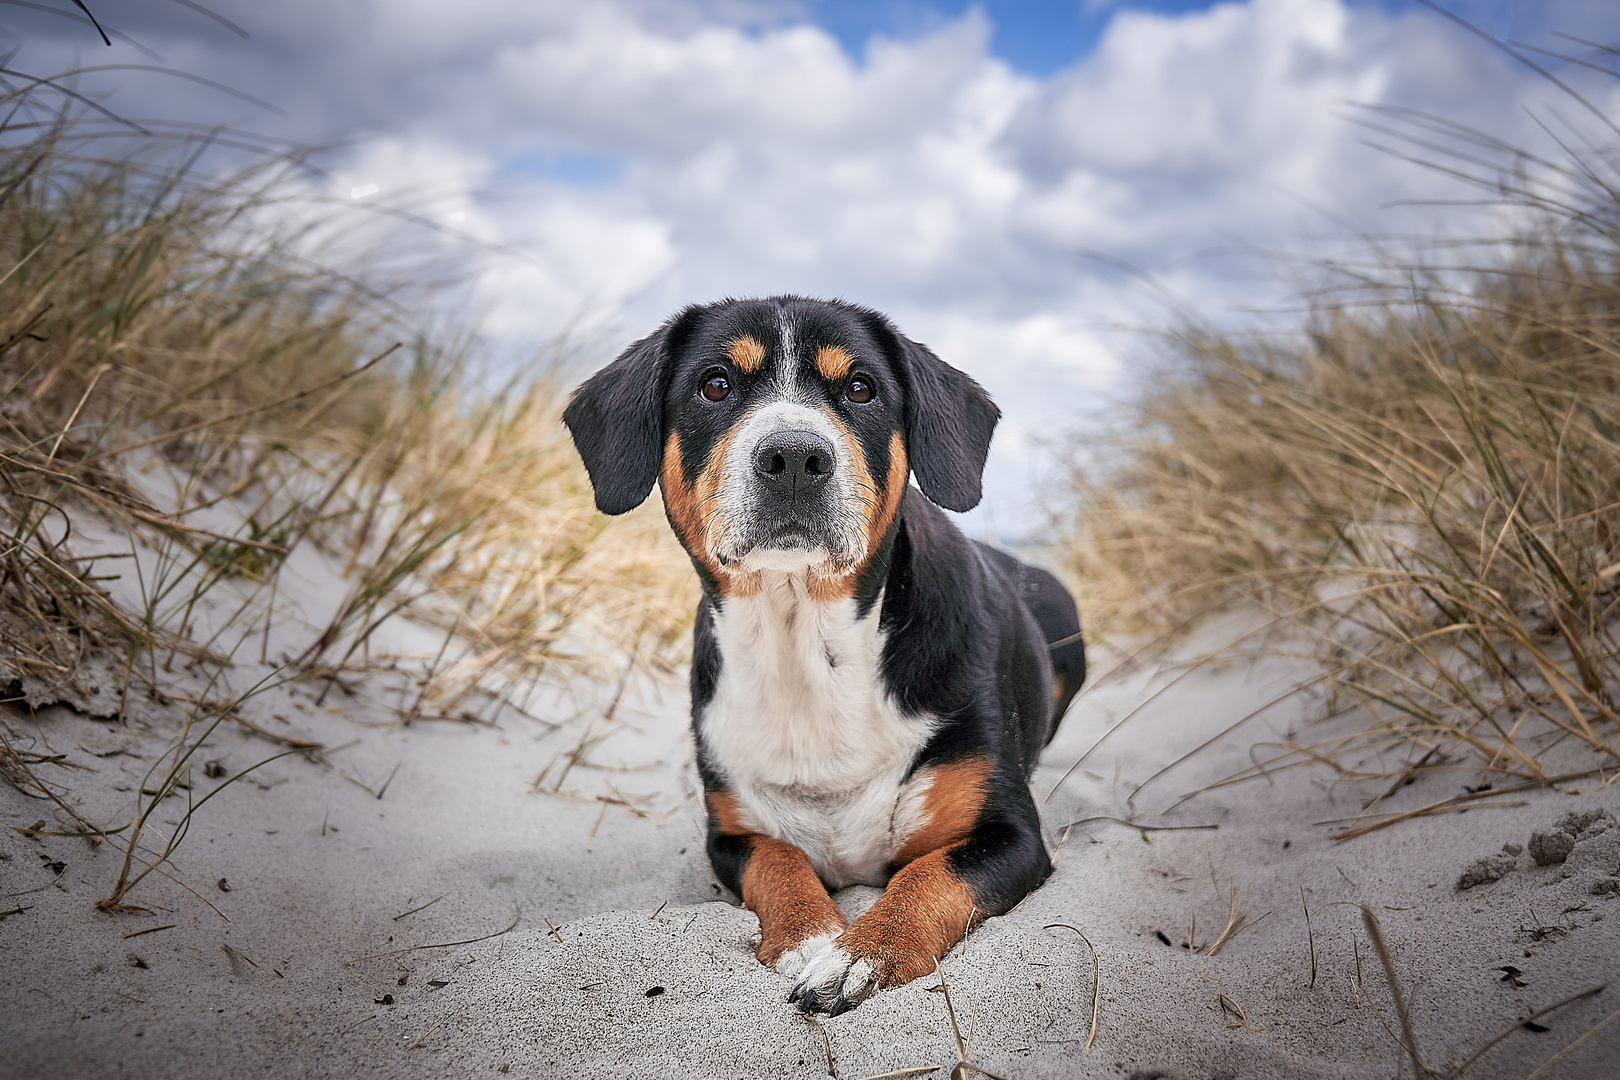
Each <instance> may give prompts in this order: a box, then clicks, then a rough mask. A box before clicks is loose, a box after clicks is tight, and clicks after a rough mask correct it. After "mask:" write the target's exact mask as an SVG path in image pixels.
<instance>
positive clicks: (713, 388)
mask: <svg viewBox="0 0 1620 1080" xmlns="http://www.w3.org/2000/svg"><path fill="white" fill-rule="evenodd" d="M703 396H704V397H706V398H708V399H709V400H710V401H724V400H726V398H728V397H730V396H731V380H730V379H728V378H726V377H725V376H724V375H710V376H709V377H708V379H707V380H706V381H705V382H704V383H703Z"/></svg>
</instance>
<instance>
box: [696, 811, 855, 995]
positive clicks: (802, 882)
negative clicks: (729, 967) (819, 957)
mask: <svg viewBox="0 0 1620 1080" xmlns="http://www.w3.org/2000/svg"><path fill="white" fill-rule="evenodd" d="M708 803H709V845H708V846H709V861H710V863H711V864H712V865H713V866H714V870H715V873H716V874H717V875H719V877H720V880H721V881H722V882H724V883H725V884H726V886H727V887H728V888H730V889H731V891H732V892H734V893H736V894H737V895H738V896H740V897H742V901H743V903H744V904H745V905H747V907H748V908H749V910H751V911H752V912H753V913H754V914H756V915H758V916H759V936H760V941H759V950H758V952H757V953H755V955H756V956H758V957H759V962H760V963H762V964H764V965H766V966H767V967H773V968H775V969H776V970H777V971H779V972H781V973H782V974H783V975H786V976H787V977H788V978H790V979H791V978H796V977H798V975H799V973H800V972H801V971H803V970H804V965H805V963H806V962H807V961H808V960H809V959H810V958H811V957H812V956H814V955H816V954H817V953H819V952H821V951H822V950H823V949H825V948H826V946H827V945H828V944H829V943H830V942H831V941H832V940H833V939H834V938H836V937H837V936H838V935H839V934H840V933H842V932H843V931H844V929H845V928H846V927H848V926H849V921H848V920H847V919H845V918H844V913H843V912H842V911H839V910H838V905H837V904H835V903H833V900H832V897H831V896H829V895H827V888H826V886H824V885H823V884H822V883H821V879H820V878H819V877H817V876H816V872H815V870H814V868H812V867H811V865H810V860H809V859H808V858H806V857H805V854H804V852H803V851H800V850H799V849H798V848H797V847H794V846H793V845H792V844H789V843H787V842H786V841H784V840H776V839H773V838H772V837H769V836H764V835H761V834H759V833H755V832H747V831H744V830H743V828H742V827H741V825H740V823H739V822H738V813H737V810H736V801H735V799H733V798H732V797H731V795H730V794H729V793H726V792H718V791H717V792H710V793H709V797H708Z"/></svg>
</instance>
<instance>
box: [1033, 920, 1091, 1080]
mask: <svg viewBox="0 0 1620 1080" xmlns="http://www.w3.org/2000/svg"><path fill="white" fill-rule="evenodd" d="M1055 926H1061V927H1063V929H1065V930H1073V931H1074V932H1075V933H1077V934H1079V935H1080V940H1081V941H1083V942H1085V943H1086V948H1088V949H1090V950H1091V974H1092V979H1091V1030H1090V1031H1089V1032H1088V1033H1087V1034H1086V1049H1087V1050H1090V1049H1091V1044H1092V1043H1094V1042H1096V1041H1097V1018H1098V1017H1099V1016H1100V1015H1101V1013H1102V962H1101V961H1099V960H1098V959H1097V946H1095V945H1093V944H1092V943H1091V939H1090V938H1088V937H1086V934H1085V931H1084V930H1081V929H1080V928H1079V927H1078V926H1070V925H1069V924H1068V923H1047V924H1046V926H1045V927H1043V929H1046V930H1050V929H1052V928H1053V927H1055Z"/></svg>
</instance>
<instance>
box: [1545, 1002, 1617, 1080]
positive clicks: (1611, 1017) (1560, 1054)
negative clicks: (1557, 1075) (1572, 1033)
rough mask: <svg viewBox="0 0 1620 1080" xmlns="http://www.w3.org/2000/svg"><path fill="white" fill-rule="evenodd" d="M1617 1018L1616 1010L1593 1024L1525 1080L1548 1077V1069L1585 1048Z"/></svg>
mask: <svg viewBox="0 0 1620 1080" xmlns="http://www.w3.org/2000/svg"><path fill="white" fill-rule="evenodd" d="M1617 1017H1620V1009H1616V1010H1615V1011H1614V1012H1612V1013H1610V1014H1609V1015H1608V1016H1605V1017H1604V1018H1603V1019H1602V1020H1599V1021H1598V1022H1597V1023H1596V1024H1593V1025H1592V1027H1591V1028H1589V1029H1588V1030H1587V1032H1586V1034H1584V1035H1582V1036H1581V1037H1580V1038H1578V1039H1576V1040H1575V1041H1574V1042H1572V1043H1570V1044H1569V1045H1568V1046H1566V1047H1564V1048H1563V1049H1562V1050H1560V1051H1558V1053H1556V1054H1554V1055H1553V1056H1552V1057H1550V1058H1548V1059H1547V1060H1546V1061H1544V1062H1542V1063H1541V1066H1540V1067H1539V1068H1538V1069H1536V1071H1535V1072H1533V1073H1531V1074H1530V1075H1529V1076H1527V1077H1525V1080H1538V1078H1539V1077H1541V1076H1544V1075H1546V1073H1547V1070H1548V1069H1550V1068H1552V1067H1553V1066H1554V1065H1556V1064H1558V1063H1559V1062H1560V1061H1562V1060H1564V1058H1565V1057H1567V1056H1568V1055H1569V1054H1571V1053H1572V1052H1573V1051H1575V1050H1576V1049H1577V1048H1579V1047H1581V1046H1583V1045H1584V1044H1585V1043H1586V1040H1588V1039H1590V1038H1591V1037H1592V1036H1594V1035H1596V1034H1597V1033H1598V1032H1599V1031H1601V1030H1603V1029H1604V1028H1606V1027H1608V1026H1609V1024H1610V1023H1611V1022H1612V1021H1613V1020H1615V1019H1616V1018H1617Z"/></svg>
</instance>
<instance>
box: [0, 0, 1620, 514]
mask: <svg viewBox="0 0 1620 1080" xmlns="http://www.w3.org/2000/svg"><path fill="white" fill-rule="evenodd" d="M88 3H89V5H90V7H91V10H92V11H94V12H95V14H96V15H97V17H98V18H99V19H100V20H101V21H102V22H103V23H104V24H105V25H106V26H107V28H108V29H109V30H110V31H116V35H115V37H114V41H113V46H112V47H111V48H106V47H104V46H102V45H101V44H100V41H99V38H97V37H95V36H94V34H93V32H92V31H91V30H90V28H89V27H88V26H86V25H84V24H83V23H82V19H81V18H80V17H79V16H77V15H76V14H75V11H76V9H74V7H73V5H72V3H71V2H70V0H37V2H33V3H19V2H17V0H0V35H3V36H0V42H4V43H5V45H6V47H9V48H14V49H15V54H14V55H13V56H12V57H11V59H10V60H9V61H8V64H7V66H8V67H9V68H11V69H15V70H21V71H27V72H29V73H31V74H35V75H53V74H56V73H58V72H61V71H65V70H67V69H69V68H73V67H75V66H80V67H86V66H92V65H94V66H102V65H115V66H113V67H109V68H108V69H106V70H99V71H91V72H85V73H83V74H80V75H78V76H76V77H75V81H74V83H73V85H74V86H75V87H77V89H78V90H79V91H81V92H84V93H86V94H89V95H93V96H95V97H96V99H97V100H98V101H100V102H102V103H103V104H104V105H106V106H107V107H108V108H110V109H113V110H116V111H118V112H120V113H122V114H124V115H126V116H129V117H133V118H138V119H151V118H159V119H163V120H166V121H181V120H186V121H195V122H199V123H204V124H220V123H229V124H232V125H235V126H237V127H240V128H243V129H247V130H250V131H253V132H257V133H261V134H263V135H266V136H274V137H278V138H287V139H292V140H296V141H299V142H305V143H324V144H331V145H332V148H331V149H330V150H328V151H327V152H326V153H324V154H323V155H322V156H321V157H320V158H319V159H318V160H319V161H320V162H321V164H322V165H323V167H324V168H325V170H326V172H327V174H329V175H328V177H327V178H324V179H321V178H317V179H312V180H309V181H307V183H309V184H310V185H312V188H311V190H312V191H314V192H316V193H318V194H320V195H322V196H323V197H326V198H333V199H337V200H339V201H342V200H348V201H351V202H353V203H356V204H362V203H364V204H368V205H401V206H409V207H411V208H412V209H413V210H415V211H419V212H420V213H422V214H423V215H424V216H426V217H427V218H429V219H432V220H434V221H438V222H441V223H442V224H443V225H445V226H446V227H447V228H450V229H454V230H457V231H459V232H462V233H465V234H467V235H470V236H474V237H478V238H481V239H483V240H485V241H489V242H493V243H497V244H500V245H503V246H505V247H507V248H510V249H512V250H514V251H516V252H520V253H521V254H522V257H504V256H491V257H489V258H487V259H484V260H483V261H481V262H480V263H479V264H478V265H479V267H480V270H479V272H478V274H477V276H476V279H475V281H474V284H473V285H472V286H471V291H470V293H463V294H459V295H457V296H456V297H455V300H454V302H455V306H456V309H457V310H458V311H471V312H475V313H476V314H477V315H478V317H479V319H480V324H481V326H482V328H483V331H484V333H485V336H486V338H487V340H488V341H489V342H490V343H491V346H492V348H493V349H494V350H495V351H497V352H498V353H500V354H501V355H504V356H508V357H512V356H519V355H526V354H527V353H528V352H529V351H530V350H531V348H532V347H533V346H535V345H538V344H540V343H543V342H545V341H547V340H551V339H553V338H555V336H556V335H557V334H559V333H561V332H563V331H565V330H570V331H571V332H573V333H575V334H576V336H577V335H578V333H579V329H578V328H580V327H582V326H583V327H586V328H587V330H588V332H587V334H586V337H587V340H588V342H589V343H590V344H589V346H588V348H587V352H588V353H591V351H592V350H594V353H593V355H595V356H597V357H602V358H605V355H610V354H611V352H612V351H616V349H617V347H619V346H621V345H622V344H624V343H626V342H628V340H630V339H631V338H632V337H635V336H639V335H640V334H641V333H644V332H646V331H647V330H648V329H650V328H651V327H652V326H654V325H656V324H657V322H658V321H660V320H661V319H662V318H663V317H664V316H665V315H667V314H668V313H669V312H670V311H672V310H673V309H675V308H676V307H678V306H679V305H681V304H684V303H687V302H690V301H701V300H708V299H713V298H716V297H719V296H724V295H760V294H768V293H774V292H787V291H791V292H799V293H808V294H812V295H820V296H840V297H844V298H847V299H851V300H856V301H859V302H862V303H865V304H869V305H872V306H875V307H879V308H882V309H884V310H886V311H888V312H889V313H891V315H893V317H894V318H895V319H896V320H897V321H898V322H899V324H900V325H901V327H902V329H904V330H905V331H906V332H908V333H909V334H911V336H913V337H916V338H918V339H920V340H923V341H926V342H928V343H929V344H931V345H932V346H933V347H934V348H935V349H936V351H938V352H939V353H940V354H941V355H942V356H944V357H945V358H946V359H947V360H949V361H951V362H952V363H955V364H956V365H957V366H959V367H962V368H964V369H965V370H967V371H969V372H971V373H972V374H974V375H975V376H976V377H978V378H979V379H980V380H981V381H982V382H983V383H984V384H985V385H986V386H987V387H989V389H990V390H991V391H992V393H993V394H994V395H995V396H996V397H997V399H998V400H999V401H1000V402H1001V404H1002V406H1003V409H1004V411H1005V413H1006V416H1007V419H1006V421H1005V422H1004V425H1003V430H1002V431H1001V433H1000V434H998V437H997V443H996V446H995V449H994V454H993V457H992V466H991V468H992V477H991V483H990V484H989V485H987V491H988V493H989V494H988V498H987V506H986V508H985V509H984V511H982V512H979V513H977V514H976V515H975V516H974V518H973V524H974V528H975V529H976V530H977V531H979V532H981V533H992V534H995V533H1000V534H1002V535H1007V534H1012V533H1017V532H1018V531H1020V530H1022V529H1024V528H1027V526H1028V525H1029V523H1031V522H1032V521H1034V520H1035V519H1036V509H1037V507H1038V505H1039V502H1040V498H1041V495H1042V492H1043V491H1044V490H1048V489H1049V486H1050V478H1051V475H1052V470H1051V469H1050V467H1049V466H1048V465H1047V461H1048V458H1049V454H1050V451H1049V450H1048V449H1047V448H1046V447H1045V446H1043V444H1042V442H1041V440H1042V439H1043V437H1047V436H1053V435H1056V434H1059V433H1061V432H1062V431H1064V430H1066V429H1068V428H1071V427H1073V426H1074V425H1075V424H1077V423H1084V419H1083V417H1084V415H1085V414H1086V412H1087V410H1088V409H1094V408H1095V406H1096V403H1097V402H1098V401H1099V400H1100V399H1102V398H1106V397H1107V396H1108V395H1110V394H1113V393H1117V392H1118V390H1119V388H1120V387H1121V386H1122V385H1123V384H1124V383H1125V381H1126V380H1127V379H1128V376H1129V373H1130V371H1131V369H1132V367H1133V365H1134V364H1135V363H1136V362H1138V361H1139V360H1140V358H1141V357H1142V356H1143V355H1145V353H1144V350H1145V349H1150V348H1151V346H1150V345H1149V344H1148V343H1146V342H1145V341H1144V339H1142V338H1141V337H1140V336H1138V335H1135V334H1132V333H1126V332H1124V331H1122V329H1121V328H1122V327H1128V326H1139V325H1152V324H1155V323H1156V324H1160V325H1162V324H1163V323H1164V322H1165V319H1166V312H1167V311H1168V310H1170V308H1171V307H1173V306H1174V305H1188V306H1190V307H1191V308H1193V309H1196V310H1197V311H1199V312H1201V313H1202V314H1203V315H1204V316H1205V317H1208V318H1210V319H1212V320H1214V321H1216V322H1219V323H1223V324H1230V325H1242V324H1244V323H1245V322H1252V321H1253V320H1255V319H1256V318H1260V316H1256V315H1255V314H1253V312H1254V311H1255V310H1256V309H1269V308H1275V307H1277V306H1278V305H1283V304H1286V303H1287V300H1288V295H1289V288H1288V286H1286V285H1285V284H1283V283H1280V281H1279V279H1278V276H1277V270H1278V268H1279V267H1278V264H1277V263H1275V262H1267V261H1266V260H1264V259H1261V258H1257V257H1255V256H1254V255H1253V254H1252V252H1254V251H1256V250H1271V251H1290V252H1298V251H1313V252H1317V253H1328V252H1332V251H1336V250H1343V249H1345V248H1346V247H1352V246H1355V245H1357V244H1359V243H1361V241H1359V240H1357V239H1356V237H1357V236H1358V234H1367V233H1379V234H1389V233H1411V232H1419V233H1421V232H1425V231H1432V230H1433V229H1435V228H1438V227H1441V226H1440V224H1439V223H1437V220H1436V218H1435V215H1434V213H1433V211H1432V210H1431V209H1421V210H1418V209H1410V208H1408V209H1398V208H1390V207H1389V206H1388V205H1387V204H1389V203H1391V202H1394V201H1397V200H1406V199H1413V198H1419V199H1421V198H1445V197H1456V196H1457V195H1458V194H1459V192H1458V191H1457V189H1456V188H1455V187H1453V186H1448V184H1447V182H1446V181H1444V179H1443V178H1441V177H1438V176H1436V175H1434V174H1432V173H1427V172H1425V171H1423V170H1421V169H1418V168H1416V167H1414V166H1412V165H1409V164H1406V163H1403V162H1402V161H1400V160H1399V159H1397V158H1396V157H1393V156H1391V155H1389V154H1387V153H1383V152H1380V151H1379V150H1377V149H1376V148H1374V147H1372V146H1369V145H1368V144H1369V142H1379V141H1382V142H1388V139H1387V138H1383V137H1381V136H1378V135H1376V134H1375V133H1373V132H1370V131H1369V130H1368V129H1367V128H1366V127H1365V126H1364V125H1359V124H1358V123H1357V122H1356V121H1357V118H1358V117H1359V118H1360V119H1362V120H1366V119H1367V118H1368V114H1367V113H1366V112H1365V111H1363V110H1362V109H1361V106H1364V105H1380V104H1381V105H1394V106H1400V107H1404V108H1410V109H1416V110H1422V111H1426V112H1430V113H1434V114H1437V115H1440V116H1444V117H1446V118H1448V119H1451V120H1455V121H1459V122H1462V123H1466V124H1469V125H1472V126H1474V127H1476V128H1479V129H1481V130H1484V131H1489V132H1493V133H1496V134H1499V135H1501V136H1503V137H1505V138H1507V139H1510V140H1514V141H1516V142H1518V143H1521V144H1524V145H1529V146H1538V147H1542V148H1545V147H1547V146H1549V145H1550V144H1549V143H1548V142H1547V135H1546V134H1545V133H1544V132H1543V131H1542V130H1541V129H1540V127H1539V126H1538V123H1540V122H1554V123H1556V122H1557V120H1558V118H1559V117H1565V116H1569V115H1571V114H1579V112H1580V110H1579V109H1578V108H1576V107H1575V106H1573V105H1572V104H1571V103H1570V102H1569V101H1568V100H1567V99H1560V98H1558V97H1557V95H1556V92H1555V91H1554V90H1553V88H1551V87H1550V86H1549V85H1548V84H1547V83H1546V82H1545V81H1544V80H1543V79H1541V78H1540V77H1539V76H1537V75H1536V74H1535V73H1534V72H1532V71H1530V70H1529V69H1528V68H1527V67H1526V66H1524V65H1522V64H1519V63H1516V62H1515V61H1513V60H1512V59H1511V58H1510V57H1507V56H1505V55H1504V54H1502V53H1501V52H1500V51H1497V50H1494V49H1492V48H1491V47H1490V46H1489V45H1488V44H1487V43H1485V42H1484V41H1482V40H1481V39H1480V38H1479V37H1477V36H1475V35H1473V34H1470V33H1469V32H1468V31H1467V30H1466V29H1464V28H1462V27H1460V26H1458V25H1456V24H1454V23H1452V22H1450V21H1448V20H1447V19H1445V18H1444V17H1443V16H1441V15H1440V14H1437V13H1436V12H1435V11H1433V10H1430V9H1429V8H1427V7H1425V6H1424V5H1422V4H1420V3H1410V2H1405V0H1384V2H1363V0H1243V2H1228V3H1219V4H1215V3H1205V2H1196V0H1152V2H1148V0H1144V2H1132V0H1120V2H1110V0H989V2H979V3H973V4H968V3H965V2H960V0H931V2H924V0H916V2H910V0H894V2H889V0H864V2H863V0H461V2H459V3H456V4H445V3H442V2H427V0H392V2H384V0H276V2H274V3H267V2H264V0H209V2H208V3H207V4H206V6H202V5H199V4H195V3H190V2H188V0H88ZM1443 6H1445V7H1446V8H1447V9H1448V10H1450V11H1452V12H1455V13H1457V14H1459V15H1461V16H1463V17H1464V18H1466V19H1467V20H1468V21H1470V22H1471V23H1473V24H1474V25H1476V26H1477V27H1479V28H1480V29H1481V30H1482V31H1484V32H1486V33H1488V34H1489V35H1491V36H1493V37H1496V38H1499V39H1503V40H1511V41H1515V42H1521V43H1525V44H1526V45H1528V46H1531V47H1541V48H1550V49H1555V50H1557V51H1559V52H1562V53H1566V54H1572V53H1573V54H1580V55H1582V56H1584V57H1586V58H1587V59H1589V60H1591V59H1601V55H1600V54H1598V53H1595V52H1593V51H1591V50H1588V49H1586V48H1585V47H1584V46H1582V45H1579V44H1577V43H1574V42H1572V41H1570V40H1569V39H1567V38H1561V37H1558V36H1557V34H1558V32H1563V33H1566V34H1570V35H1573V36H1575V37H1577V38H1582V39H1586V40H1588V41H1595V42H1614V41H1616V40H1620V5H1617V4H1614V3H1613V2H1612V0H1447V2H1446V3H1445V4H1444V5H1443ZM43 9H51V10H43ZM1527 55H1532V56H1537V57H1539V58H1540V59H1542V60H1543V61H1544V62H1545V63H1547V64H1549V65H1551V66H1555V67H1556V69H1557V70H1558V71H1559V72H1560V73H1561V74H1563V75H1565V76H1566V77H1568V78H1570V79H1574V80H1578V81H1581V82H1582V85H1583V86H1585V87H1587V89H1588V90H1589V93H1590V94H1591V95H1592V97H1593V99H1594V100H1595V101H1597V102H1598V103H1599V104H1600V105H1601V106H1602V107H1604V108H1606V109H1608V110H1610V111H1611V113H1616V114H1620V92H1617V84H1616V83H1615V81H1614V80H1606V79H1601V78H1598V77H1597V76H1595V75H1593V74H1592V73H1591V72H1590V71H1587V70H1586V69H1582V68H1579V67H1578V66H1571V65H1567V64H1566V65H1557V64H1556V62H1555V61H1552V60H1550V59H1547V58H1546V57H1544V56H1542V55H1541V54H1538V53H1533V52H1532V53H1527ZM140 65H145V66H148V67H153V68H155V67H165V68H169V69H174V70H178V71H182V72H186V73H189V74H191V75H194V76H198V77H200V78H203V79H208V80H212V81H213V82H215V83H218V84H221V85H222V86H225V87H229V88H230V89H231V90H233V91H235V92H236V94H237V95H247V97H248V98H252V99H258V101H260V102H263V103H264V105H266V106H273V109H272V108H267V107H264V106H261V105H258V104H255V103H253V102H252V101H250V100H247V98H244V97H242V96H233V95H232V94H231V93H227V92H225V91H224V90H221V89H215V88H211V87H209V86H207V85H204V84H202V83H199V82H196V81H189V80H185V79H181V78H178V77H176V76H174V75H170V74H164V73H161V72H159V71H155V70H143V69H141V68H140V67H138V66H140ZM1448 220H1449V223H1450V227H1457V226H1458V224H1459V222H1463V219H1462V218H1460V217H1458V216H1457V214H1455V213H1454V214H1453V215H1452V217H1451V218H1449V219H1448ZM1464 223H1465V222H1464ZM398 227H399V228H409V227H408V226H403V225H401V226H398ZM432 243H436V244H449V245H454V244H457V243H460V242H459V241H454V240H448V239H444V238H433V239H432ZM462 246H463V248H464V247H465V245H462ZM446 257H449V255H448V254H447V256H446ZM1125 268H1131V269H1129V270H1127V269H1125ZM1137 271H1140V273H1137ZM1150 282H1151V283H1150Z"/></svg>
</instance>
